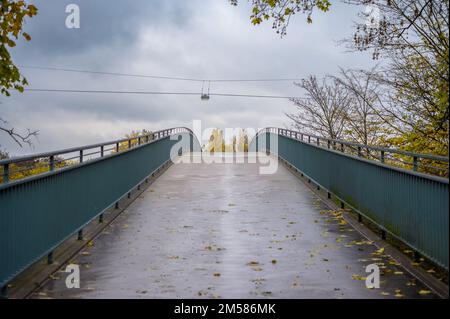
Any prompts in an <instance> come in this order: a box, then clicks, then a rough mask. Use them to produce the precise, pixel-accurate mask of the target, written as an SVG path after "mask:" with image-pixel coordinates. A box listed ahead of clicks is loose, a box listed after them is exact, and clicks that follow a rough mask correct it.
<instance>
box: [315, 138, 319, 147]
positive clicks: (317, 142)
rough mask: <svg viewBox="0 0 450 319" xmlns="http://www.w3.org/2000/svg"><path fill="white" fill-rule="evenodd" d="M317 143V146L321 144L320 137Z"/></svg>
mask: <svg viewBox="0 0 450 319" xmlns="http://www.w3.org/2000/svg"><path fill="white" fill-rule="evenodd" d="M316 144H317V146H320V138H317V141H316Z"/></svg>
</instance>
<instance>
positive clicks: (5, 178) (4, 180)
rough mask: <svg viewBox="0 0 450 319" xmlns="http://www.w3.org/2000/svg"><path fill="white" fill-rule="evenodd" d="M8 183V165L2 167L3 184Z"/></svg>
mask: <svg viewBox="0 0 450 319" xmlns="http://www.w3.org/2000/svg"><path fill="white" fill-rule="evenodd" d="M8 182H9V164H4V165H3V183H8Z"/></svg>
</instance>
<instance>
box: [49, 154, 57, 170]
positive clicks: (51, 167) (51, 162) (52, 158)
mask: <svg viewBox="0 0 450 319" xmlns="http://www.w3.org/2000/svg"><path fill="white" fill-rule="evenodd" d="M48 169H49V170H50V171H54V170H55V156H54V155H52V156H50V159H49V168H48Z"/></svg>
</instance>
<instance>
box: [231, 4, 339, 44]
mask: <svg viewBox="0 0 450 319" xmlns="http://www.w3.org/2000/svg"><path fill="white" fill-rule="evenodd" d="M229 1H230V3H231V4H232V5H235V6H236V5H237V4H238V0H229ZM249 1H250V2H251V3H252V14H251V16H250V21H251V23H253V24H254V25H258V24H261V23H262V22H263V21H266V20H271V21H272V28H273V29H275V30H276V32H277V33H279V34H280V35H281V36H283V35H285V34H286V29H287V26H288V25H289V21H290V20H291V17H292V16H293V15H295V14H297V13H303V14H306V15H307V18H306V20H307V22H308V23H312V14H313V12H314V9H318V10H320V11H323V12H327V11H328V10H329V9H330V6H331V3H330V1H328V0H249Z"/></svg>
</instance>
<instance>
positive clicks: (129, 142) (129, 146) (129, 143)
mask: <svg viewBox="0 0 450 319" xmlns="http://www.w3.org/2000/svg"><path fill="white" fill-rule="evenodd" d="M128 148H129V149H130V148H131V139H129V140H128Z"/></svg>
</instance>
